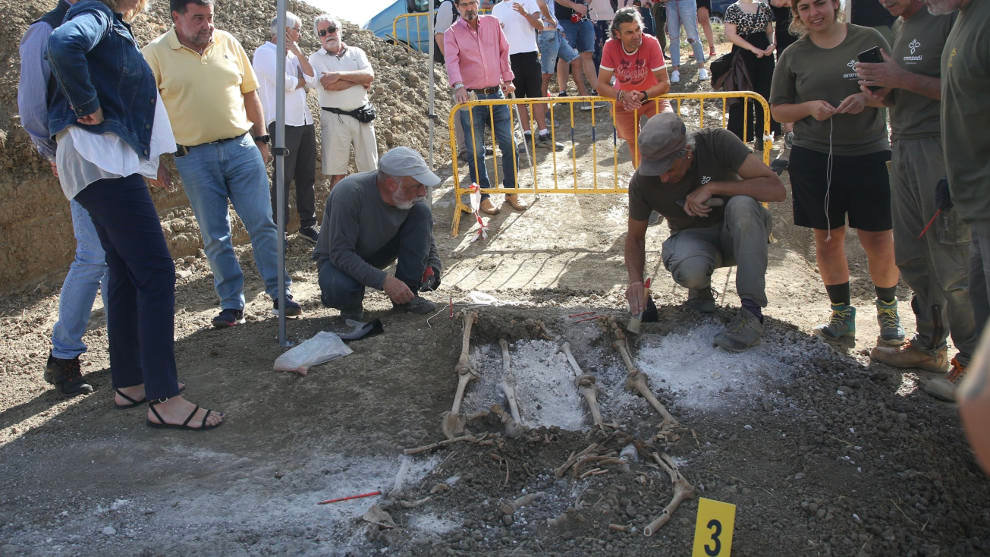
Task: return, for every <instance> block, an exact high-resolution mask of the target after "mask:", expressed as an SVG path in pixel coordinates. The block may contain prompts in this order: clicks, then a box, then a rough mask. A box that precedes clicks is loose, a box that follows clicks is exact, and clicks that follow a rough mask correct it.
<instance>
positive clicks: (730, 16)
mask: <svg viewBox="0 0 990 557" xmlns="http://www.w3.org/2000/svg"><path fill="white" fill-rule="evenodd" d="M755 3H756V13H752V14H751V13H746V12H745V11H743V9H742V8H741V7H740V6H739V2H736V3H734V4H731V5H730V6H729V7H728V8H726V9H725V20H724V21H725V22H726V23H734V24H735V25H736V33H737V34H738V35H739V36H743V35H750V34H753V33H766V31H767V25H769V24H770V22H772V21H774V17H773V10H771V9H770V6H769V5H768V4H767V3H766V2H762V1H761V0H756V2H755Z"/></svg>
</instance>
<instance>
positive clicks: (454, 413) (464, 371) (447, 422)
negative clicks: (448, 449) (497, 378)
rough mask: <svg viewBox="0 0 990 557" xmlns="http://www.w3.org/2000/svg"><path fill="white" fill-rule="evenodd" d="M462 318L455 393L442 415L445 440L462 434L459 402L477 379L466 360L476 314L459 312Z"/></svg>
mask: <svg viewBox="0 0 990 557" xmlns="http://www.w3.org/2000/svg"><path fill="white" fill-rule="evenodd" d="M461 316H462V317H463V318H464V331H463V334H462V335H461V355H460V357H459V358H457V365H456V366H454V371H456V372H457V392H456V393H455V394H454V404H453V406H451V408H450V412H446V413H444V415H443V424H442V428H443V434H444V435H445V436H446V437H447V439H453V438H455V437H457V436H459V435H461V434H462V433H464V421H465V420H464V416H463V415H461V400H463V398H464V388H465V387H467V384H468V382H469V381H471V380H472V379H476V378H477V377H478V374H477V372H475V371H474V370H473V369H471V362H470V360H469V358H468V356H469V351H470V349H471V326H472V325H474V322H475V321H477V320H478V312H475V311H467V310H464V311H462V312H461Z"/></svg>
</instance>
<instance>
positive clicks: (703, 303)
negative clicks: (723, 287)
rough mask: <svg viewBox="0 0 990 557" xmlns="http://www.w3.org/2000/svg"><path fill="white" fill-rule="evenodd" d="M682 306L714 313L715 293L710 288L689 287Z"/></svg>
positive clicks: (699, 311)
mask: <svg viewBox="0 0 990 557" xmlns="http://www.w3.org/2000/svg"><path fill="white" fill-rule="evenodd" d="M684 307H685V308H687V309H689V310H691V311H696V312H698V313H715V294H714V293H713V292H712V289H711V288H699V289H694V288H689V289H688V299H687V301H686V302H684Z"/></svg>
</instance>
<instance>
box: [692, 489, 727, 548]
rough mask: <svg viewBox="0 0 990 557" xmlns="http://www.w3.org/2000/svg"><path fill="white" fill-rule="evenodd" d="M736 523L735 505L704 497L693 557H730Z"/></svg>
mask: <svg viewBox="0 0 990 557" xmlns="http://www.w3.org/2000/svg"><path fill="white" fill-rule="evenodd" d="M735 521H736V506H735V505H733V504H731V503H723V502H721V501H715V500H713V499H705V498H703V497H702V498H701V499H699V501H698V518H697V520H696V521H695V525H694V549H693V550H692V551H691V557H729V555H730V553H731V552H732V530H733V528H734V526H735Z"/></svg>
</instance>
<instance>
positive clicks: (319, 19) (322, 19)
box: [313, 13, 344, 38]
mask: <svg viewBox="0 0 990 557" xmlns="http://www.w3.org/2000/svg"><path fill="white" fill-rule="evenodd" d="M321 23H332V24H333V25H334V26H335V27H336V28H337V29H338V30H340V35H338V36H340V37H343V35H344V33H343V28H342V27H341V25H340V20H339V19H337V18H335V17H333V16H332V15H330V14H326V13H324V14H320V15H318V16H316V19H314V20H313V33H316V37H317V38H319V37H320V24H321Z"/></svg>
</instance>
